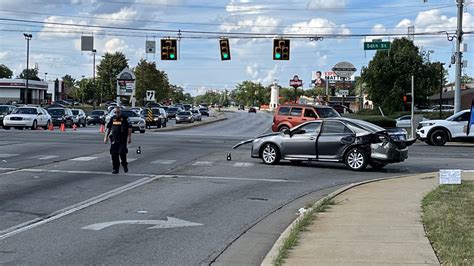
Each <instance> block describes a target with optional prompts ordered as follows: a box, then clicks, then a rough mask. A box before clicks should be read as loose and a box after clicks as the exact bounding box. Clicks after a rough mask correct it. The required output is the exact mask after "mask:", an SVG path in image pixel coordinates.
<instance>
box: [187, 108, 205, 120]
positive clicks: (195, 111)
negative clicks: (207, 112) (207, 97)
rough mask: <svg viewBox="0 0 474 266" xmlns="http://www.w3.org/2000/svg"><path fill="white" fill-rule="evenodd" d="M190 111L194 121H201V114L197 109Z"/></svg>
mask: <svg viewBox="0 0 474 266" xmlns="http://www.w3.org/2000/svg"><path fill="white" fill-rule="evenodd" d="M190 111H191V113H192V114H193V117H194V121H201V120H202V115H201V112H199V110H198V109H191V110H190Z"/></svg>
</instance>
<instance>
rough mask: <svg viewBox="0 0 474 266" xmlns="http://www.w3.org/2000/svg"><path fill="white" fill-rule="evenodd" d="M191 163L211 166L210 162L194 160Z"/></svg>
mask: <svg viewBox="0 0 474 266" xmlns="http://www.w3.org/2000/svg"><path fill="white" fill-rule="evenodd" d="M192 165H194V166H212V162H207V161H196V162H194V163H193V164H192Z"/></svg>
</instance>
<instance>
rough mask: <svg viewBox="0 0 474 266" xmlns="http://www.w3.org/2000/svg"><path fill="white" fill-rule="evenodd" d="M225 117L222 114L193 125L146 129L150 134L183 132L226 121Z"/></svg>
mask: <svg viewBox="0 0 474 266" xmlns="http://www.w3.org/2000/svg"><path fill="white" fill-rule="evenodd" d="M226 119H227V117H226V116H225V115H224V114H219V115H217V116H215V117H210V118H209V119H206V120H203V121H197V122H194V123H190V124H178V125H172V126H167V127H162V128H155V129H148V131H150V132H167V131H175V130H183V129H189V128H194V127H199V126H204V125H209V124H212V123H217V122H220V121H223V120H226Z"/></svg>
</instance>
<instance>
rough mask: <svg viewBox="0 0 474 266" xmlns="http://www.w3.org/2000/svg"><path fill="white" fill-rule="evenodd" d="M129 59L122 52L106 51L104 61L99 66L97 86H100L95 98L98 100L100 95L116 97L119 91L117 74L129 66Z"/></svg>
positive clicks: (110, 97) (109, 97)
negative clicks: (112, 52)
mask: <svg viewBox="0 0 474 266" xmlns="http://www.w3.org/2000/svg"><path fill="white" fill-rule="evenodd" d="M127 61H128V59H127V58H126V57H125V55H124V54H123V53H121V52H115V53H114V54H111V53H105V54H104V55H103V56H102V61H100V64H99V65H98V66H97V77H98V80H96V84H97V86H96V87H97V88H99V89H98V90H97V91H96V90H94V91H96V93H95V95H94V98H95V99H96V100H97V97H98V96H99V95H102V97H103V98H104V99H114V98H115V96H116V91H117V83H116V82H117V75H118V74H119V73H120V72H121V71H122V70H123V69H124V68H126V67H128V62H127Z"/></svg>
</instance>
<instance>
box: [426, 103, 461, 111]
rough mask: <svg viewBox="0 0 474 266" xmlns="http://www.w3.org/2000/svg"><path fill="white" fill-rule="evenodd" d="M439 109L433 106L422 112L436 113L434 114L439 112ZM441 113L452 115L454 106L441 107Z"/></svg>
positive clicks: (444, 105)
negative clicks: (450, 113)
mask: <svg viewBox="0 0 474 266" xmlns="http://www.w3.org/2000/svg"><path fill="white" fill-rule="evenodd" d="M439 108H440V106H439V105H435V106H433V108H431V109H427V110H424V112H428V113H436V112H439ZM441 112H452V113H454V105H448V104H443V105H441Z"/></svg>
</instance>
